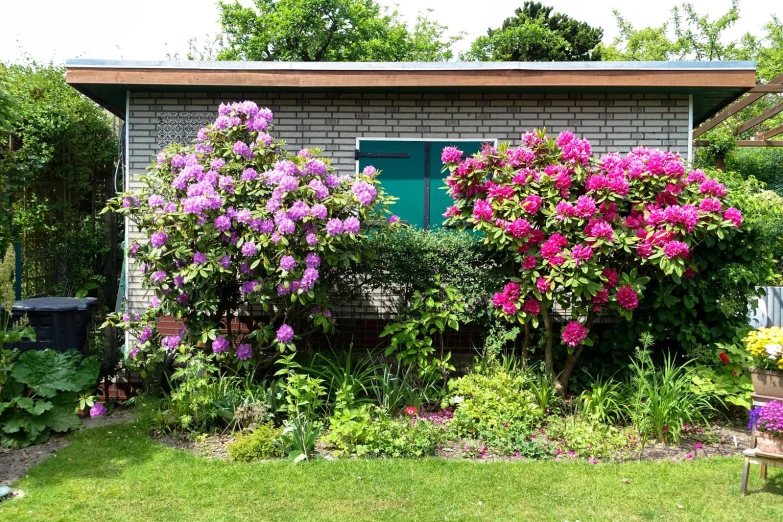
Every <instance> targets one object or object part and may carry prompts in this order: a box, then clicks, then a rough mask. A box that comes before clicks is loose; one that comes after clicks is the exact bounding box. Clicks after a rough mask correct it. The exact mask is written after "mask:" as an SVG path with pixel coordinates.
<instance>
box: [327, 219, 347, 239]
mask: <svg viewBox="0 0 783 522" xmlns="http://www.w3.org/2000/svg"><path fill="white" fill-rule="evenodd" d="M342 232H343V222H342V221H340V220H339V219H337V218H334V219H330V220H329V222H328V223H326V234H327V235H329V236H336V235H337V234H341V233H342Z"/></svg>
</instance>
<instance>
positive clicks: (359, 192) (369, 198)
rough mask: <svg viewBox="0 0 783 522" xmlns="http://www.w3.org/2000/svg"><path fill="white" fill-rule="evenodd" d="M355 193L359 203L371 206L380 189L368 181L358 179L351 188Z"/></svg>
mask: <svg viewBox="0 0 783 522" xmlns="http://www.w3.org/2000/svg"><path fill="white" fill-rule="evenodd" d="M351 190H352V192H353V195H354V196H356V199H358V200H359V203H361V204H362V205H364V206H365V207H369V206H370V204H372V202H373V200H374V199H375V196H377V195H378V191H377V190H375V187H374V186H372V185H370V184H369V183H367V182H366V181H357V182H356V183H354V184H353V187H352V188H351Z"/></svg>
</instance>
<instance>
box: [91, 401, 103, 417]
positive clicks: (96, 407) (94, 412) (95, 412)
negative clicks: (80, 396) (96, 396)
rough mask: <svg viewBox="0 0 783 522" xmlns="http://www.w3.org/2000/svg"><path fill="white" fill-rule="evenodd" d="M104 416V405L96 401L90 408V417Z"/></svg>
mask: <svg viewBox="0 0 783 522" xmlns="http://www.w3.org/2000/svg"><path fill="white" fill-rule="evenodd" d="M105 416H106V406H104V404H103V403H102V402H96V403H95V404H93V405H92V408H90V417H105Z"/></svg>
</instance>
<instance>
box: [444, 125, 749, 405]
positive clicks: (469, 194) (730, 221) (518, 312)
mask: <svg viewBox="0 0 783 522" xmlns="http://www.w3.org/2000/svg"><path fill="white" fill-rule="evenodd" d="M442 160H443V163H444V164H445V165H446V168H447V169H448V171H449V176H448V179H447V184H448V191H449V194H450V195H451V197H452V198H453V199H454V205H453V206H451V207H449V208H448V210H447V211H446V213H445V214H444V215H445V216H446V217H447V218H449V219H448V223H450V224H454V225H458V226H461V227H470V228H472V229H473V230H476V231H480V232H482V233H483V235H484V243H485V244H486V245H487V246H488V247H489V248H492V249H497V250H500V251H504V252H507V253H508V254H509V256H510V257H512V258H513V261H514V264H515V274H516V276H515V277H512V278H511V280H510V281H508V282H507V283H506V284H505V286H504V287H503V288H502V290H501V291H498V292H497V293H496V294H495V295H494V297H493V304H494V306H495V309H496V312H497V313H498V314H500V315H502V316H503V317H505V318H506V319H508V320H509V321H514V322H519V323H523V324H524V325H525V327H526V332H529V328H530V327H533V328H538V327H539V326H541V325H542V326H543V329H544V332H543V337H544V339H545V363H546V367H547V370H548V371H549V372H550V373H551V374H552V375H553V376H556V375H557V376H559V378H558V386H559V388H560V390H561V391H563V392H565V390H566V388H567V384H568V379H569V377H570V375H571V373H572V372H573V370H574V368H575V366H576V364H577V361H578V359H579V357H580V355H581V354H582V353H583V351H584V350H585V348H586V347H589V346H591V345H592V342H591V339H590V337H589V333H590V328H591V326H592V324H593V322H594V320H595V318H596V317H597V316H599V315H601V314H606V313H616V314H617V315H619V316H621V317H623V318H625V319H628V320H630V319H631V316H632V313H633V310H634V309H635V308H636V307H637V306H638V303H639V298H640V295H641V294H642V292H644V290H645V285H647V283H649V282H650V278H669V279H670V280H671V281H672V282H673V283H675V284H680V283H682V282H683V280H688V279H691V278H694V277H698V274H697V273H696V270H697V266H696V264H695V263H694V262H693V259H692V252H693V249H694V247H695V246H696V245H698V244H699V243H700V242H702V241H704V240H705V239H706V238H708V237H710V236H712V237H714V238H715V239H717V240H720V239H723V238H724V237H726V234H730V233H732V232H733V231H734V230H735V229H736V228H738V227H739V226H740V224H741V223H742V215H741V213H740V212H739V210H737V209H736V208H731V207H729V208H725V205H724V203H723V199H724V198H725V196H726V193H727V191H726V188H725V187H724V186H723V185H722V184H721V183H719V182H718V181H716V180H714V179H709V178H708V177H707V176H706V175H705V174H704V172H702V171H699V170H693V171H688V169H687V168H686V166H685V164H684V162H683V160H682V158H681V157H680V156H679V155H677V154H674V153H671V152H665V151H660V150H650V149H645V148H642V147H640V148H637V149H634V150H633V151H632V152H631V153H630V154H628V155H627V156H620V155H618V154H609V155H606V156H604V157H603V158H600V159H598V158H596V157H594V155H593V153H592V148H591V145H590V143H589V142H588V141H587V140H583V139H579V138H577V137H575V136H574V135H573V134H572V133H570V132H567V131H566V132H562V133H561V134H560V135H559V136H558V137H557V138H556V139H553V138H550V137H548V136H547V135H546V134H545V133H544V132H542V131H536V132H528V133H526V134H524V135H523V136H522V146H520V147H510V146H508V145H505V144H504V145H501V146H500V147H499V148H494V147H491V146H488V145H486V146H485V147H484V149H483V150H482V152H481V153H478V154H476V155H474V156H473V157H469V158H467V159H464V160H463V159H462V152H461V151H460V150H458V149H456V148H454V147H448V148H446V149H444V150H443V154H442ZM499 290H500V289H499ZM540 323H541V324H540ZM558 333H559V339H560V340H561V341H562V344H563V345H564V346H565V347H566V348H567V355H566V359H565V361H564V362H563V364H562V365H557V366H556V364H555V348H556V347H555V341H556V338H557V337H558ZM526 337H528V338H529V335H527V336H526ZM526 344H527V339H526Z"/></svg>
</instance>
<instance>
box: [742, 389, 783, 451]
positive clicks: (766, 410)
mask: <svg viewBox="0 0 783 522" xmlns="http://www.w3.org/2000/svg"><path fill="white" fill-rule="evenodd" d="M748 429H750V430H752V431H753V433H754V435H755V436H756V449H757V450H759V451H763V452H764V453H772V454H775V455H783V401H778V400H774V401H770V402H768V403H767V404H765V405H764V406H761V407H759V408H755V409H753V410H751V411H750V423H748Z"/></svg>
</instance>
